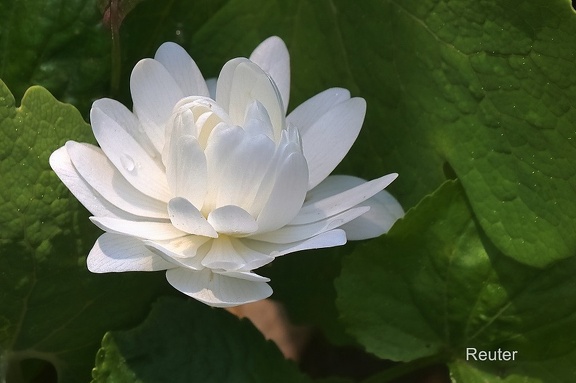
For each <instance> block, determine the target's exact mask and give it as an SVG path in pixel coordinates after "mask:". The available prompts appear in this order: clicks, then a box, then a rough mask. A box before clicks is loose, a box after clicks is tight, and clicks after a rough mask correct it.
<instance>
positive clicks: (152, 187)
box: [90, 104, 170, 201]
mask: <svg viewBox="0 0 576 383" xmlns="http://www.w3.org/2000/svg"><path fill="white" fill-rule="evenodd" d="M107 112H108V111H107V110H102V109H100V108H99V107H98V104H95V105H94V106H93V107H92V110H91V111H90V120H91V122H92V130H93V131H94V136H96V139H97V140H98V143H99V144H100V147H101V148H102V150H103V151H104V153H106V156H107V157H108V159H110V161H111V162H112V163H113V164H114V166H115V167H116V168H117V169H118V170H119V171H120V173H122V175H123V176H124V178H126V180H127V181H128V182H130V183H131V184H132V185H133V186H134V187H135V188H136V189H138V190H140V191H141V192H142V193H144V194H146V195H148V196H150V197H152V198H156V199H158V200H161V201H168V199H169V198H170V192H169V189H168V184H167V182H166V175H165V172H164V169H163V166H162V165H161V164H160V163H159V162H158V161H156V160H155V159H153V158H152V157H150V155H149V154H148V153H147V152H146V150H145V149H144V148H143V147H142V146H141V145H140V144H139V143H138V141H136V140H135V139H134V138H133V137H132V135H130V134H129V133H128V132H127V131H126V130H125V128H124V127H123V126H121V125H120V124H119V123H118V122H117V121H116V120H115V119H114V116H113V115H109V114H108V113H107Z"/></svg>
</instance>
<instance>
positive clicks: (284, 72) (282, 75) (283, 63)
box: [250, 36, 290, 112]
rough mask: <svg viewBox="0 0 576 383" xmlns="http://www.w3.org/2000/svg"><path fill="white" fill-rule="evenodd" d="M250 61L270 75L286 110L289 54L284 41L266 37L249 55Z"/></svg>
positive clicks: (288, 97)
mask: <svg viewBox="0 0 576 383" xmlns="http://www.w3.org/2000/svg"><path fill="white" fill-rule="evenodd" d="M250 61H252V62H254V63H256V64H258V66H259V67H260V68H262V69H263V70H264V72H266V73H268V75H269V76H270V77H272V80H274V83H275V84H276V86H277V87H278V91H279V92H280V95H281V96H282V101H283V104H284V112H286V110H288V100H289V99H290V54H289V53H288V48H286V44H284V41H282V39H281V38H280V37H277V36H272V37H269V38H267V39H266V40H264V41H263V42H261V43H260V45H258V46H257V47H256V49H254V52H252V54H251V55H250Z"/></svg>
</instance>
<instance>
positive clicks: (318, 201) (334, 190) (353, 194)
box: [290, 173, 398, 225]
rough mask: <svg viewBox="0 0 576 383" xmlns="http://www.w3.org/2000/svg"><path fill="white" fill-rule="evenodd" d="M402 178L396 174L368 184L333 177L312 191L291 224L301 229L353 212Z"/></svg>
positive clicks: (361, 181)
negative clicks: (351, 210)
mask: <svg viewBox="0 0 576 383" xmlns="http://www.w3.org/2000/svg"><path fill="white" fill-rule="evenodd" d="M396 177H398V174H396V173H392V174H388V175H385V176H383V177H380V178H377V179H375V180H372V181H369V182H366V181H364V180H362V179H360V178H356V177H350V176H331V177H328V178H326V179H325V180H324V181H323V182H322V183H321V184H320V185H318V186H317V187H315V188H314V189H312V190H310V192H309V193H308V195H307V196H306V202H305V203H304V205H303V206H302V209H300V211H299V212H298V215H297V216H296V217H294V219H293V220H292V222H290V224H292V225H298V224H304V223H310V222H315V221H319V220H321V219H325V218H326V217H330V216H333V215H335V214H338V213H340V212H342V211H344V210H346V209H350V208H351V207H354V206H356V205H358V204H359V203H361V202H364V201H365V200H367V199H368V198H370V197H372V196H373V195H375V194H376V193H378V192H379V191H381V190H382V189H384V188H385V187H386V186H388V185H390V183H392V181H394V180H395V179H396Z"/></svg>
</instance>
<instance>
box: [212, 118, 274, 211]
mask: <svg viewBox="0 0 576 383" xmlns="http://www.w3.org/2000/svg"><path fill="white" fill-rule="evenodd" d="M274 152H275V145H274V142H272V140H270V138H268V137H267V136H265V135H262V134H260V135H257V136H251V135H250V134H248V133H246V132H245V131H244V130H243V129H242V128H240V127H238V126H225V125H222V126H219V127H217V128H215V129H214V131H213V132H212V135H211V136H210V138H209V140H208V145H207V147H206V151H205V155H206V160H207V165H208V192H207V194H206V200H205V201H204V206H203V207H202V211H203V212H204V214H205V215H208V213H209V212H210V211H212V210H214V209H217V208H218V207H222V206H226V205H235V206H239V207H241V208H242V209H244V210H246V211H247V212H249V213H250V214H253V215H254V214H257V212H256V211H254V209H253V205H254V204H255V198H256V194H257V192H258V189H259V186H260V184H261V183H262V182H263V178H264V177H265V175H266V171H267V169H268V167H269V166H270V162H271V159H272V158H273V156H274Z"/></svg>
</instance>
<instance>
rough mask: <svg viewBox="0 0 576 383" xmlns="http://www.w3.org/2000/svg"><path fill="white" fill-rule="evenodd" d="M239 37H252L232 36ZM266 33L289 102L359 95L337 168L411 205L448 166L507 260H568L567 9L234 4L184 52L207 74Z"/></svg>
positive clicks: (572, 22)
mask: <svg viewBox="0 0 576 383" xmlns="http://www.w3.org/2000/svg"><path fill="white" fill-rule="evenodd" d="M317 15H322V17H321V18H318V17H317ZM247 25H250V26H251V28H249V29H248V30H247V28H246V26H247ZM224 26H225V27H224ZM238 30H247V33H245V34H243V35H242V36H236V35H235V37H234V38H233V39H231V38H230V35H231V34H234V31H238ZM270 34H277V35H280V36H281V37H283V38H284V39H285V40H286V42H287V44H288V47H289V49H290V52H291V57H292V68H293V72H292V80H293V82H292V84H293V85H292V86H293V88H292V90H293V92H292V95H293V97H292V98H291V105H292V107H294V106H296V105H298V104H299V103H300V102H302V101H303V100H305V99H307V98H308V97H311V96H313V95H314V94H315V93H318V92H320V91H322V90H324V89H325V88H327V87H334V86H344V87H347V88H349V89H351V90H352V92H353V94H354V95H358V96H361V97H364V98H366V100H367V104H368V111H367V117H366V122H365V124H364V128H363V131H362V132H361V134H360V137H359V139H358V141H357V142H356V143H355V145H354V147H353V148H352V150H351V152H350V155H349V157H348V158H347V159H346V160H345V162H344V163H343V164H342V166H340V167H339V171H340V172H344V173H348V174H355V175H361V176H363V177H365V178H374V177H377V176H378V175H381V174H384V173H388V172H393V171H394V172H398V173H399V174H400V177H399V179H398V180H397V181H395V182H394V184H393V185H392V186H391V187H390V191H392V192H393V194H394V195H396V196H398V197H399V198H400V200H401V202H402V203H403V205H404V206H405V207H406V208H409V207H411V206H414V205H415V204H416V203H417V202H418V201H419V200H420V199H421V198H423V197H424V196H425V195H427V194H428V193H430V192H432V191H433V190H435V189H436V188H437V187H438V186H439V185H440V184H441V183H442V182H443V181H444V180H445V179H446V175H445V172H444V170H445V169H453V171H454V172H455V174H456V175H457V177H458V178H459V179H461V180H462V184H463V186H464V189H465V190H466V194H467V196H468V198H469V200H470V203H471V204H472V207H473V209H474V212H475V214H477V216H478V220H479V223H480V224H481V225H482V227H483V229H484V230H485V231H486V233H487V234H488V236H489V237H490V239H491V240H492V241H493V242H494V243H495V244H496V246H497V247H498V248H499V249H500V250H501V251H502V252H503V253H504V254H506V255H508V256H511V257H513V258H514V259H516V260H518V261H520V262H522V263H526V264H530V265H535V266H545V265H547V264H550V263H551V262H554V261H555V260H558V259H562V258H566V257H569V256H571V255H572V254H574V250H575V249H576V236H574V235H572V233H574V232H575V231H576V203H574V193H573V191H574V190H575V189H576V148H575V146H574V144H573V142H572V140H573V139H574V129H573V126H574V124H575V123H576V110H575V109H574V108H572V107H571V105H572V103H573V102H572V100H574V99H576V86H574V85H576V76H574V74H573V72H574V71H573V65H572V63H573V62H574V58H575V55H576V41H575V40H574V39H572V36H574V35H575V34H576V15H575V13H574V12H573V10H572V8H571V4H570V2H569V1H567V0H535V1H531V2H521V1H518V0H503V1H502V0H491V1H483V2H478V1H473V0H458V1H436V0H424V1H423V0H403V1H401V2H396V1H376V0H373V1H363V2H361V3H360V4H357V3H355V2H350V1H345V0H334V1H328V0H323V1H315V2H269V1H264V0H254V1H243V0H232V1H230V2H228V3H226V4H225V5H224V6H223V7H222V8H221V9H220V10H219V11H218V12H217V13H216V14H215V15H214V16H213V17H212V18H211V19H209V20H208V21H207V22H206V24H205V25H204V26H203V27H202V28H201V29H199V31H198V33H196V34H195V35H194V36H193V39H192V44H191V45H190V47H189V50H190V52H191V53H192V54H193V55H194V54H195V52H198V54H199V55H200V57H199V63H200V64H201V67H204V68H206V67H208V68H210V70H214V69H212V68H217V65H216V63H219V64H220V65H221V62H223V59H224V58H229V57H231V56H234V55H246V54H247V53H246V52H247V51H249V50H250V49H252V48H253V47H254V46H256V44H257V43H258V42H259V41H260V40H261V39H263V38H264V37H266V36H268V35H270ZM376 36H377V38H376ZM204 52H210V56H209V57H204V55H203V53H204ZM195 57H196V56H195ZM208 74H210V75H216V74H217V72H216V71H214V72H210V73H208ZM366 164H370V166H366ZM449 172H450V171H449Z"/></svg>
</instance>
